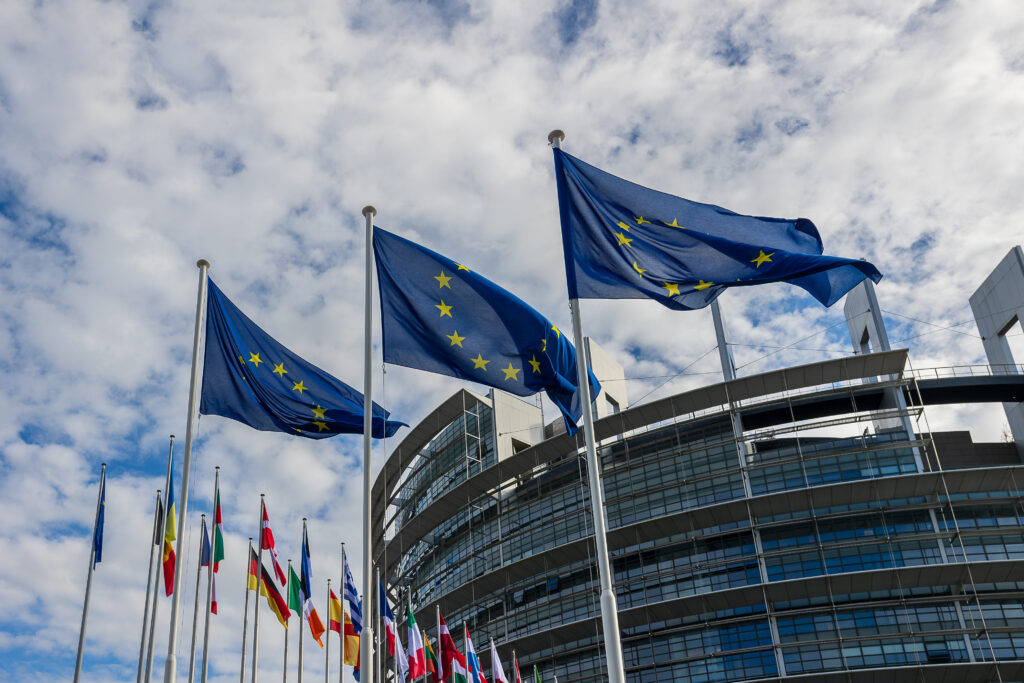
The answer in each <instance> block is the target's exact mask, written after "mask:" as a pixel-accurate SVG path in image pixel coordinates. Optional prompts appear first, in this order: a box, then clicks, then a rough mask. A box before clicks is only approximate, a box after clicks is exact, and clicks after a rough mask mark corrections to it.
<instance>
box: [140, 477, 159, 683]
mask: <svg viewBox="0 0 1024 683" xmlns="http://www.w3.org/2000/svg"><path fill="white" fill-rule="evenodd" d="M159 532H160V489H157V490H156V503H154V504H153V538H152V539H150V543H149V573H147V574H146V607H145V609H143V610H142V636H141V637H140V638H139V671H138V673H137V674H136V675H135V683H142V671H143V663H144V661H145V659H146V626H147V625H148V622H149V592H150V590H152V588H153V555H154V549H155V548H156V546H157V543H156V539H157V534H158V533H159Z"/></svg>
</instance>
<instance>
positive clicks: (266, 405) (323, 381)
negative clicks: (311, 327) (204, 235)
mask: <svg viewBox="0 0 1024 683" xmlns="http://www.w3.org/2000/svg"><path fill="white" fill-rule="evenodd" d="M207 302H208V303H207V307H206V352H205V356H204V358H205V360H204V363H205V365H204V366H203V387H202V398H201V401H200V405H199V412H200V413H201V414H203V415H220V416H221V417H226V418H229V419H232V420H237V421H239V422H241V423H243V424H247V425H249V426H250V427H253V428H254V429H259V430H262V431H276V432H285V433H286V434H296V435H299V436H304V437H306V438H309V439H324V438H327V437H330V436H335V435H336V434H362V433H363V395H362V394H361V393H359V392H358V391H356V390H355V389H353V388H352V387H350V386H349V385H347V384H345V383H344V382H342V381H341V380H339V379H337V378H335V377H333V376H331V375H330V374H328V373H326V372H324V371H323V370H321V369H320V368H318V367H316V366H315V365H313V364H312V363H309V362H308V361H305V360H303V359H302V358H300V357H299V356H298V355H297V354H295V353H293V352H292V351H290V350H288V349H287V348H285V347H284V346H282V345H281V344H280V343H278V342H277V341H276V340H275V339H274V338H273V337H271V336H270V335H268V334H267V333H266V332H264V331H263V330H262V329H260V328H259V327H258V326H257V325H256V324H255V323H254V322H252V320H250V319H249V318H248V317H246V315H245V314H244V313H242V311H240V310H239V309H238V307H236V306H235V305H234V304H233V303H231V300H230V299H228V298H227V297H226V296H224V294H223V292H221V290H220V289H219V288H218V287H217V285H215V284H214V283H213V281H212V280H210V281H209V296H208V298H207ZM401 426H403V423H401V422H398V421H395V420H390V419H389V413H388V412H387V411H386V410H384V409H383V408H381V407H380V406H379V405H377V404H374V406H373V426H372V430H373V436H374V437H376V438H382V437H384V436H391V435H393V434H394V433H395V432H396V431H398V429H399V427H401Z"/></svg>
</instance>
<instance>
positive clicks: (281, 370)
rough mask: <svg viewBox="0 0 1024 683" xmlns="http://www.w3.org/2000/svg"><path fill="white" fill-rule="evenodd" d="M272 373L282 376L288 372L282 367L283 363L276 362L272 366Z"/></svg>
mask: <svg viewBox="0 0 1024 683" xmlns="http://www.w3.org/2000/svg"><path fill="white" fill-rule="evenodd" d="M274 374H275V375H278V376H280V377H284V376H285V375H287V374H288V371H287V370H285V369H284V363H278V364H277V365H275V366H274Z"/></svg>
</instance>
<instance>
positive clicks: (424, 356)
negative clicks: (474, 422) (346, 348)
mask: <svg viewBox="0 0 1024 683" xmlns="http://www.w3.org/2000/svg"><path fill="white" fill-rule="evenodd" d="M373 252H374V254H375V255H376V258H377V275H378V277H377V280H378V285H379V287H380V310H381V327H382V341H383V347H384V362H385V363H394V364H396V365H405V366H407V367H410V368H419V369H420V370H426V371H428V372H436V373H439V374H442V375H449V376H451V377H458V378H460V379H465V380H469V381H471V382H479V383H480V384H486V385H487V386H491V387H495V388H497V389H501V390H502V391H507V392H509V393H511V394H516V395H518V396H529V395H532V394H536V393H537V392H539V391H544V392H546V393H547V395H548V398H550V399H551V401H552V402H553V403H554V404H555V405H556V406H558V409H559V410H561V411H562V415H563V417H564V418H565V426H566V429H568V431H569V433H570V434H572V433H575V431H576V421H577V420H578V419H579V417H580V415H581V408H580V402H579V391H578V390H577V379H576V378H577V374H576V349H575V348H574V347H573V345H572V344H571V343H569V340H568V339H566V337H565V335H564V334H562V332H561V331H559V330H558V328H557V327H555V326H554V325H553V324H552V323H551V321H550V320H548V319H547V318H545V317H544V316H543V315H541V314H540V313H538V312H537V311H536V310H534V309H533V308H532V307H530V306H529V305H528V304H526V303H525V302H524V301H522V300H521V299H519V298H518V297H516V296H515V295H513V294H512V293H510V292H508V291H506V290H504V289H502V288H501V287H499V286H497V285H496V284H494V283H493V282H491V281H490V280H488V279H486V278H484V277H483V276H481V275H479V274H477V273H475V272H473V271H471V270H470V269H469V268H467V267H466V266H464V265H462V264H461V263H456V262H455V261H452V260H451V259H449V258H447V257H445V256H442V255H441V254H438V253H437V252H434V251H431V250H429V249H427V248H426V247H422V246H420V245H419V244H416V243H415V242H410V241H409V240H407V239H404V238H402V237H399V236H398V235H393V234H391V233H390V232H388V231H386V230H382V229H380V228H375V229H374V232H373ZM590 385H591V391H592V392H593V395H594V396H597V393H598V391H599V390H600V384H598V382H597V379H596V378H595V377H594V375H593V373H591V374H590Z"/></svg>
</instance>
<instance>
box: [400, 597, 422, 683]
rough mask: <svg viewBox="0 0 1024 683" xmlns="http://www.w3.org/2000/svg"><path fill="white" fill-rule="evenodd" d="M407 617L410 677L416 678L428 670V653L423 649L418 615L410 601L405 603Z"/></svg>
mask: <svg viewBox="0 0 1024 683" xmlns="http://www.w3.org/2000/svg"><path fill="white" fill-rule="evenodd" d="M405 617H406V619H407V624H408V627H409V637H408V643H409V677H410V678H414V679H415V678H419V677H420V676H422V675H423V674H425V673H426V672H427V661H426V653H425V652H424V651H423V637H422V636H421V635H420V627H419V625H418V624H417V623H416V615H415V614H413V613H412V605H410V604H408V603H406V605H405Z"/></svg>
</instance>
